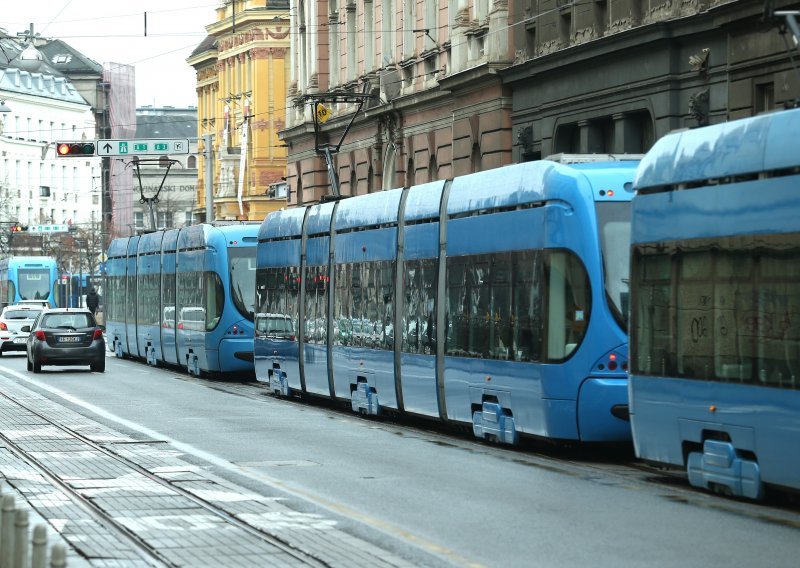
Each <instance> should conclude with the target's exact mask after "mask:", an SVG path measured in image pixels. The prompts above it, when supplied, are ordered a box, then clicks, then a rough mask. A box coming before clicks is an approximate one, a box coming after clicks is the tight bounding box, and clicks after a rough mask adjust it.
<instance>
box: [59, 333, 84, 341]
mask: <svg viewBox="0 0 800 568" xmlns="http://www.w3.org/2000/svg"><path fill="white" fill-rule="evenodd" d="M80 340H81V338H80V336H78V335H65V336H62V337H59V338H58V342H59V343H78V342H79V341H80Z"/></svg>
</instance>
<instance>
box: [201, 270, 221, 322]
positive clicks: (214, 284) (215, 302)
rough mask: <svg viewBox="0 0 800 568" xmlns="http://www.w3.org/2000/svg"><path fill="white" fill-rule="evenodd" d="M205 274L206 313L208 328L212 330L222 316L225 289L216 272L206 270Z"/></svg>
mask: <svg viewBox="0 0 800 568" xmlns="http://www.w3.org/2000/svg"><path fill="white" fill-rule="evenodd" d="M203 276H204V281H205V282H204V284H205V285H204V289H205V294H206V298H205V299H206V301H205V313H206V321H205V324H206V330H207V331H210V330H212V329H214V328H215V327H217V324H218V323H219V318H221V317H222V309H223V307H224V304H225V289H224V288H223V286H222V280H220V277H219V275H218V274H216V273H215V272H205V273H204V274H203Z"/></svg>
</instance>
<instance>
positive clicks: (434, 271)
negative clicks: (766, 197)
mask: <svg viewBox="0 0 800 568" xmlns="http://www.w3.org/2000/svg"><path fill="white" fill-rule="evenodd" d="M615 158H617V157H615V156H606V157H605V158H604V159H605V160H608V161H604V162H598V161H593V160H597V158H596V157H595V158H588V157H580V156H571V157H570V156H560V157H558V161H555V160H548V161H537V162H528V163H522V164H517V165H511V166H506V167H502V168H497V169H494V170H490V171H485V172H481V173H475V174H471V175H465V176H461V177H456V178H453V179H448V180H443V181H435V182H430V183H426V184H422V185H416V186H413V187H407V188H400V189H395V190H390V191H384V192H380V193H374V194H368V195H363V196H358V197H350V198H347V199H344V200H340V201H336V202H326V203H320V204H317V205H312V206H307V207H300V208H296V209H288V210H283V211H277V212H274V213H271V214H270V215H268V216H267V217H266V219H265V220H264V222H263V224H262V225H261V229H260V231H259V235H258V256H257V277H256V285H257V289H256V304H257V319H256V332H255V339H254V351H255V366H256V379H257V380H259V381H262V382H264V383H265V384H267V385H268V388H269V389H270V391H271V392H273V393H274V394H276V395H278V396H294V395H301V396H306V395H307V396H308V397H321V398H324V399H328V400H333V401H337V402H340V403H342V404H345V405H348V406H349V407H350V408H351V409H352V410H353V411H355V412H359V413H362V414H368V415H380V414H381V413H384V412H391V413H401V414H402V413H407V414H409V415H415V416H420V417H424V418H429V419H432V420H438V421H446V422H448V423H452V424H457V425H464V426H466V427H468V428H470V427H471V429H472V431H473V433H474V434H475V436H477V437H479V438H483V439H491V440H497V441H500V442H503V443H507V444H516V443H518V441H519V438H520V436H531V437H542V438H549V439H554V440H580V441H585V442H614V441H630V426H629V422H628V415H627V412H628V410H627V376H626V373H627V335H626V325H627V324H626V314H627V311H628V306H627V296H628V290H627V284H628V264H629V263H628V249H629V242H630V241H629V239H630V202H631V199H632V196H633V191H632V181H633V176H634V173H635V171H636V165H637V163H638V162H637V161H636V159H635V157H631V156H628V157H622V158H620V159H615ZM567 162H573V163H567ZM580 162H583V163H580Z"/></svg>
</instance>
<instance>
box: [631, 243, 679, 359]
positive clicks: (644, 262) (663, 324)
mask: <svg viewBox="0 0 800 568" xmlns="http://www.w3.org/2000/svg"><path fill="white" fill-rule="evenodd" d="M636 258H638V257H636ZM637 264H638V272H637V274H636V276H637V277H638V279H639V280H640V282H641V285H640V287H639V289H638V292H637V295H636V306H634V309H635V310H636V312H637V313H638V314H639V317H638V318H637V324H636V328H635V329H634V330H633V331H634V334H635V336H636V341H637V342H638V344H639V345H640V346H641V348H640V349H639V350H637V361H636V365H637V366H638V368H639V369H641V370H642V371H644V372H646V373H649V374H664V373H666V372H667V369H669V370H670V371H672V370H673V367H674V362H673V361H672V355H671V354H672V353H673V352H674V347H673V345H672V343H673V341H674V337H675V333H674V330H673V326H672V319H671V317H670V298H671V296H672V283H671V268H670V257H669V255H666V254H653V255H651V256H642V257H641V260H640V262H638V263H637Z"/></svg>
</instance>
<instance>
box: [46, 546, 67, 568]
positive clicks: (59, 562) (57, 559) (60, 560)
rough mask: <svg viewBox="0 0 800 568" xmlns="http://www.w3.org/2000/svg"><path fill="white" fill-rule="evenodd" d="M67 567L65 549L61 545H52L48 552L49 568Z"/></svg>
mask: <svg viewBox="0 0 800 568" xmlns="http://www.w3.org/2000/svg"><path fill="white" fill-rule="evenodd" d="M66 565H67V549H66V548H64V545H63V544H54V545H53V548H52V549H51V552H50V568H64V567H65V566H66Z"/></svg>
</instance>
